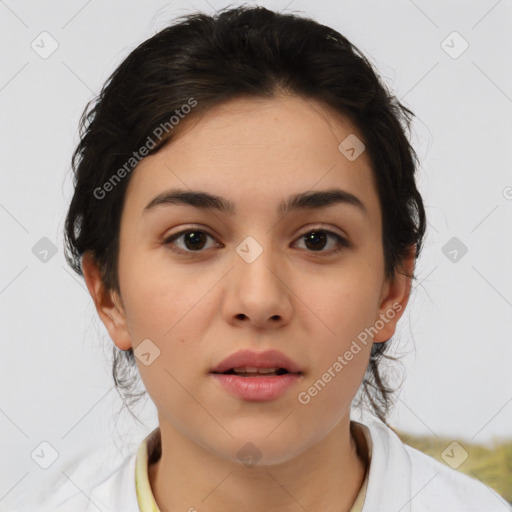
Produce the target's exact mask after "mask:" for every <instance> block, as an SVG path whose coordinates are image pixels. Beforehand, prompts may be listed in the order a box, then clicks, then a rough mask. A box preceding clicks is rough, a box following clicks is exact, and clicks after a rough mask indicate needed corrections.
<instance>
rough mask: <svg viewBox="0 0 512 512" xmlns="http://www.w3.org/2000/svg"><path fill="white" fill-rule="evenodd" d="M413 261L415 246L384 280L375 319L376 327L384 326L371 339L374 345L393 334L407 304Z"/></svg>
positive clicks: (386, 339)
mask: <svg viewBox="0 0 512 512" xmlns="http://www.w3.org/2000/svg"><path fill="white" fill-rule="evenodd" d="M415 261H416V246H415V245H413V246H412V248H410V249H409V252H408V254H407V256H406V257H405V258H404V260H403V261H402V262H401V264H400V266H399V268H398V269H397V271H396V272H395V274H394V276H392V277H391V278H388V279H386V282H385V283H384V286H383V287H382V294H381V297H380V306H379V318H378V319H377V318H376V319H375V324H376V325H377V326H380V325H382V324H384V326H383V327H382V329H379V332H378V333H377V334H376V335H375V337H374V338H373V341H374V343H382V342H385V341H388V340H389V339H390V338H391V336H393V334H395V331H396V325H397V323H398V320H400V317H401V316H402V315H403V313H404V311H405V307H406V306H407V303H408V302H409V296H410V294H411V284H412V278H411V277H409V276H412V275H413V272H414V264H415ZM379 320H380V321H379Z"/></svg>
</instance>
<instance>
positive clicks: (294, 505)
mask: <svg viewBox="0 0 512 512" xmlns="http://www.w3.org/2000/svg"><path fill="white" fill-rule="evenodd" d="M160 435H161V447H162V455H161V457H160V458H159V459H158V460H157V461H155V462H153V463H152V464H150V465H149V469H148V476H149V481H150V485H151V488H152V490H153V494H154V496H155V500H156V502H157V504H158V506H159V508H160V511H161V512H170V511H171V510H195V508H194V507H196V508H197V509H198V510H201V511H202V512H213V511H218V510H223V511H225V512H230V511H235V510H236V511H238V510H240V509H242V510H244V511H247V512H257V511H261V510H265V511H268V512H277V511H280V512H282V511H283V510H285V511H287V510H290V511H291V510H299V509H300V508H302V509H305V510H322V511H325V512H342V511H346V512H348V511H349V510H350V508H351V507H352V504H353V503H354V500H355V499H356V496H357V494H358V492H359V490H360V488H361V485H362V483H363V480H364V476H365V473H366V470H367V465H368V460H367V458H368V454H367V447H366V443H365V441H364V435H363V434H362V432H361V431H360V430H359V428H358V427H357V424H354V423H351V422H350V418H349V417H347V418H344V421H343V420H342V421H340V422H339V424H338V425H336V427H335V428H334V429H332V431H331V432H329V433H328V434H327V436H326V437H324V438H323V439H322V440H321V441H320V442H318V443H317V444H315V445H313V446H311V447H310V448H308V449H307V450H305V451H304V452H302V453H301V454H300V455H298V456H297V457H294V458H293V459H289V460H287V461H285V462H282V463H280V464H273V465H261V466H260V465H259V464H255V465H253V466H251V467H248V466H245V465H243V464H240V463H236V462H233V461H231V460H228V459H226V458H222V457H219V456H218V455H216V454H215V453H212V452H211V451H210V450H208V449H206V448H204V447H203V446H199V445H198V444H196V443H194V442H193V441H192V440H190V439H189V438H187V437H185V436H183V435H182V434H181V433H180V432H179V431H178V430H176V429H175V428H173V426H172V425H169V424H166V423H162V422H160Z"/></svg>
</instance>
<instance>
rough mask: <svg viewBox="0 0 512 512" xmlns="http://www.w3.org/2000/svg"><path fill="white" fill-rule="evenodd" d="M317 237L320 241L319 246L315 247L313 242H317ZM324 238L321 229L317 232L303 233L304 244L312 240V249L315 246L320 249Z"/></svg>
mask: <svg viewBox="0 0 512 512" xmlns="http://www.w3.org/2000/svg"><path fill="white" fill-rule="evenodd" d="M319 238H320V239H321V240H322V242H321V243H320V246H321V247H315V244H317V243H318V240H319ZM325 238H326V235H325V233H322V232H321V231H318V232H317V231H312V232H311V233H309V234H307V235H304V239H305V242H306V246H308V242H313V249H315V248H316V249H322V248H323V247H324V245H325ZM309 248H311V247H309Z"/></svg>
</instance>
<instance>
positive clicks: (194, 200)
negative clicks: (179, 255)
mask: <svg viewBox="0 0 512 512" xmlns="http://www.w3.org/2000/svg"><path fill="white" fill-rule="evenodd" d="M335 204H347V205H352V206H355V207H356V208H358V209H359V210H360V211H361V212H362V213H364V214H365V215H368V210H367V209H366V206H365V205H364V203H363V202H362V201H361V200H360V199H359V198H358V197H357V196H355V195H353V194H351V193H350V192H347V191H346V190H342V189H339V188H331V189H328V190H315V191H308V192H302V193H299V194H294V195H292V196H290V197H289V198H288V199H286V200H284V201H282V202H281V203H280V204H279V205H278V207H277V213H278V215H281V216H284V215H286V214H288V213H289V212H291V211H294V210H300V209H310V210H316V209H320V208H326V207H328V206H333V205H335ZM163 205H189V206H193V207H195V208H200V209H202V210H216V211H219V212H221V213H226V214H228V215H235V214H236V211H237V210H236V206H235V204H234V203H232V202H231V201H229V200H228V199H225V198H223V197H220V196H217V195H214V194H210V193H208V192H203V191H200V190H184V189H172V190H167V191H165V192H163V193H161V194H159V195H157V196H156V197H154V198H153V199H152V200H151V201H150V202H149V203H148V204H147V205H146V207H145V208H144V210H143V212H142V213H143V214H144V213H146V212H148V211H150V210H152V209H153V208H155V207H156V206H163Z"/></svg>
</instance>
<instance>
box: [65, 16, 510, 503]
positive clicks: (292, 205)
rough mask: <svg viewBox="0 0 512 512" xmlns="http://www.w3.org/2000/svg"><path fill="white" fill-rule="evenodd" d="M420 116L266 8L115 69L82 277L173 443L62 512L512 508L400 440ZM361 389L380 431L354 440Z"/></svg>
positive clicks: (78, 175) (96, 112)
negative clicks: (394, 341)
mask: <svg viewBox="0 0 512 512" xmlns="http://www.w3.org/2000/svg"><path fill="white" fill-rule="evenodd" d="M411 116H412V113H411V112H410V111H409V110H408V109H406V108H405V107H403V106H402V105H401V104H400V103H398V101H397V100H396V99H395V98H394V97H393V96H392V95H390V94H389V92H388V91H387V90H386V88H385V87H384V85H383V84H382V83H381V82H380V80H379V79H378V77H377V75H376V73H375V71H374V70H373V69H372V67H371V65H370V63H369V62H368V61H367V60H366V58H365V57H364V56H363V55H362V54H361V53H360V52H359V51H358V50H357V48H355V47H354V46H353V45H352V44H351V43H350V42H349V41H348V40H347V39H346V38H344V37H343V36H342V35H341V34H339V33H338V32H336V31H334V30H333V29H330V28H328V27H326V26H323V25H320V24H318V23H315V22H314V21H312V20H309V19H305V18H300V17H297V16H293V15H284V14H277V13H274V12H272V11H269V10H267V9H264V8H245V7H244V8H243V7H240V8H235V9H229V10H225V11H223V12H221V13H219V14H217V15H215V16H213V17H210V16H207V15H204V14H195V15H190V16H187V17H185V18H184V19H182V20H178V22H176V23H175V24H173V25H171V26H169V27H168V28H166V29H164V30H162V31H161V32H159V33H158V34H156V35H155V36H154V37H152V38H150V39H149V40H147V41H145V42H144V43H143V44H141V45H140V46H139V47H138V48H136V49H135V50H134V51H133V52H132V53H131V54H130V55H129V56H128V58H127V59H126V60H125V61H124V62H123V63H122V64H121V65H120V66H119V67H118V69H116V71H115V72H114V73H113V75H112V76H111V77H110V79H109V80H108V81H107V84H106V85H105V87H104V89H103V91H102V92H101V94H100V96H99V97H98V99H97V100H96V102H95V104H94V105H93V106H92V109H91V110H90V111H89V112H87V109H86V112H85V113H84V116H83V118H82V128H83V130H82V134H81V135H82V136H81V140H80V143H79V145H78V147H77V149H76V151H75V153H74V155H73V167H74V170H75V194H74V197H73V199H72V202H71V205H70V208H69V212H68V216H67V220H66V241H67V247H68V255H67V259H68V262H69V263H70V265H71V266H72V268H74V270H75V271H76V272H78V273H79V274H80V275H83V277H84V279H85V282H86V284H87V287H88V290H89V292H90V294H91V297H92V299H93V300H94V303H95V306H96V309H97V312H98V315H99V316H100V318H101V320H102V321H103V323H104V324H105V326H106V328H107V330H108V332H109V334H110V337H111V338H112V341H113V343H114V345H115V347H114V378H115V382H116V384H117V385H118V386H119V389H120V390H121V391H124V392H125V393H127V394H129V392H130V389H129V387H127V388H123V383H125V380H124V379H123V377H124V374H123V371H125V370H124V369H125V368H126V366H124V365H128V369H129V368H130V365H131V367H133V366H135V365H136V367H137V369H138V372H139V373H140V377H141V379H142V381H143V383H144V387H145V389H146V390H147V392H148V394H149V395H150V397H151V399H152V400H153V402H154V403H155V405H156V407H157V410H158V419H159V425H158V427H157V428H156V429H155V430H154V431H153V432H152V433H151V434H150V435H149V436H148V437H147V438H146V439H145V440H144V442H143V443H142V444H141V445H140V447H139V449H138V451H137V453H134V454H132V455H131V456H130V457H129V458H127V459H126V460H125V461H124V462H123V464H122V465H121V466H120V467H119V468H115V471H114V472H113V473H112V475H111V476H110V477H109V478H108V479H106V480H104V481H103V482H95V483H94V484H92V485H90V486H87V487H85V488H83V489H81V490H80V492H77V494H76V496H74V497H71V498H70V499H69V500H67V501H66V502H65V503H63V504H62V508H58V509H59V510H74V511H82V510H83V511H85V510H98V508H99V509H100V510H104V511H108V510H116V511H119V510H122V511H123V512H130V511H137V510H140V511H148V510H150V511H157V510H160V511H162V512H165V511H170V510H172V511H174V510H184V511H185V510H188V511H195V510H198V511H218V510H219V511H220V510H222V511H223V512H226V511H230V510H244V511H249V512H256V511H265V512H268V511H274V510H275V511H277V510H279V511H283V510H287V511H288V510H289V511H292V510H309V511H351V512H355V511H364V512H368V511H388V510H389V511H398V510H401V511H408V510H410V511H421V510H443V511H444V510H450V511H457V510H460V511H462V510H464V511H477V510H478V511H483V510H485V511H486V512H492V511H502V510H505V509H506V508H507V505H506V503H505V502H504V501H503V500H502V499H501V498H500V497H499V496H498V495H497V494H496V493H495V492H494V491H492V490H491V489H489V488H487V487H486V486H484V485H483V484H482V483H480V482H479V481H477V480H474V479H471V478H469V477H467V476H464V475H462V474H461V473H458V472H455V471H454V470H452V469H450V468H449V467H448V466H445V465H442V464H440V463H438V462H436V461H435V460H433V459H431V458H429V457H427V456H426V455H423V454H422V453H420V452H418V451H417V450H414V449H413V448H411V447H408V446H406V445H404V444H403V443H402V442H401V441H400V440H399V438H398V437H397V436H396V434H395V433H394V432H393V431H392V429H391V428H390V427H389V426H387V424H386V413H387V412H388V409H389V406H390V404H391V395H390V389H389V388H388V386H387V385H386V380H385V377H384V376H383V375H382V371H381V369H380V367H379V364H380V361H381V359H382V358H383V357H386V354H385V352H386V350H387V348H388V345H389V343H391V338H392V336H393V334H394V332H395V329H396V325H397V322H398V321H399V319H400V317H401V315H402V314H403V312H404V310H405V308H406V306H407V302H408V299H409V295H410V291H411V283H412V280H413V279H414V265H415V261H416V258H417V257H418V256H419V254H420V250H421V246H422V241H423V236H424V232H425V223H426V221H425V212H424V207H423V203H422V199H421V196H420V194H419V192H418V190H417V188H416V183H415V171H416V167H417V158H416V155H415V153H414V150H413V149H412V147H411V146H410V145H409V142H408V140H407V137H406V135H405V132H404V129H405V127H406V126H407V127H408V125H409V122H410V119H411ZM358 391H361V395H362V397H363V398H366V400H367V401H368V402H369V404H370V407H371V408H372V409H373V411H374V413H375V415H376V416H377V418H379V419H380V421H378V420H377V419H376V420H375V421H368V422H365V423H364V424H363V423H359V422H356V421H353V420H351V418H350V407H351V404H352V403H353V401H354V400H355V398H356V395H357V394H358Z"/></svg>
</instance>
